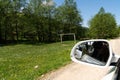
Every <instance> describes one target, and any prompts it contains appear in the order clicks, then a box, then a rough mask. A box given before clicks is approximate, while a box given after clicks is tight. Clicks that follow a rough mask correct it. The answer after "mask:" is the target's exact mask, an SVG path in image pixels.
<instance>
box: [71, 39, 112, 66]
mask: <svg viewBox="0 0 120 80" xmlns="http://www.w3.org/2000/svg"><path fill="white" fill-rule="evenodd" d="M70 55H71V59H72V61H74V62H77V63H83V64H88V65H93V66H99V67H106V66H109V65H110V63H111V60H112V57H113V56H112V49H111V47H110V44H109V42H108V41H107V40H103V39H95V40H86V41H80V42H78V43H77V44H75V46H74V47H73V48H72V50H71V54H70Z"/></svg>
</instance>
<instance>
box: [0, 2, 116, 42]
mask: <svg viewBox="0 0 120 80" xmlns="http://www.w3.org/2000/svg"><path fill="white" fill-rule="evenodd" d="M103 14H105V15H104V16H103V18H106V19H98V18H96V17H100V16H99V15H103ZM105 16H106V17H105ZM111 16H112V17H111ZM108 17H109V18H110V19H111V20H110V21H111V24H109V25H108V22H109V18H108ZM100 18H101V17H100ZM107 18H108V19H107ZM113 19H114V17H113V15H112V14H106V13H105V12H102V13H101V10H100V13H98V14H96V15H95V16H94V17H93V18H92V19H91V20H90V21H89V24H90V25H89V27H82V25H81V24H82V21H83V19H82V16H81V15H80V11H79V10H78V9H77V5H76V2H75V0H64V3H63V4H62V5H60V6H56V4H55V3H54V2H53V0H0V43H7V42H9V41H10V42H18V41H32V42H45V43H46V42H56V41H59V39H60V38H59V34H61V33H75V34H76V37H77V39H80V38H86V37H87V38H108V37H110V38H111V37H114V36H117V35H116V33H115V32H116V31H114V30H113V32H112V33H114V35H113V34H107V33H108V32H109V31H111V29H116V22H115V19H114V20H113ZM99 20H105V21H103V23H102V25H99V23H101V21H99ZM107 20H108V21H107ZM95 23H96V24H95ZM104 25H107V26H104ZM111 26H113V28H110V27H111ZM99 27H106V32H105V33H103V35H104V34H105V37H101V36H103V35H100V36H99V35H98V34H99V33H98V32H100V31H98V32H97V35H95V34H96V32H95V31H97V30H99V29H98V28H99ZM108 28H109V29H108ZM94 29H96V30H94ZM103 32H104V29H103ZM68 39H71V36H70V37H69V36H66V37H64V40H68Z"/></svg>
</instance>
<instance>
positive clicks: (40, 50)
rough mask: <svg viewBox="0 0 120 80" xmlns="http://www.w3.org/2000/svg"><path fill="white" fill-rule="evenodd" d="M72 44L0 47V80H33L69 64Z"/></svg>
mask: <svg viewBox="0 0 120 80" xmlns="http://www.w3.org/2000/svg"><path fill="white" fill-rule="evenodd" d="M73 45H74V42H72V41H67V42H64V43H63V44H61V43H52V44H37V45H32V44H17V45H10V46H3V47H0V80H35V79H37V78H38V77H40V76H41V75H42V74H45V73H47V72H49V71H52V70H54V69H58V68H59V67H61V66H64V65H66V64H68V63H70V61H71V60H70V50H71V48H72V47H73Z"/></svg>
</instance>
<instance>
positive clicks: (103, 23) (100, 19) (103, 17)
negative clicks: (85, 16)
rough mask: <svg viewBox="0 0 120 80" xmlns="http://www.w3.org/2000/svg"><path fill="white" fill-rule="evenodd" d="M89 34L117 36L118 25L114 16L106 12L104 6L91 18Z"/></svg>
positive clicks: (107, 36)
mask: <svg viewBox="0 0 120 80" xmlns="http://www.w3.org/2000/svg"><path fill="white" fill-rule="evenodd" d="M89 25H90V29H89V30H90V32H89V35H90V37H92V38H114V37H116V36H117V25H116V20H115V18H114V16H113V15H112V14H111V13H106V12H105V10H104V8H103V7H102V8H100V11H99V12H98V13H97V14H96V15H95V16H94V17H93V18H92V19H91V20H90V22H89Z"/></svg>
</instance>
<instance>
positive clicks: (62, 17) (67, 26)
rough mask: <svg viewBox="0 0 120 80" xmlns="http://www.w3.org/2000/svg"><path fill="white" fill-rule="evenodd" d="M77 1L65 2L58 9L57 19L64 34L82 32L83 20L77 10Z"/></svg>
mask: <svg viewBox="0 0 120 80" xmlns="http://www.w3.org/2000/svg"><path fill="white" fill-rule="evenodd" d="M76 6H77V5H76V2H75V0H65V2H64V4H63V5H61V6H59V7H58V8H57V9H56V13H55V18H56V20H57V21H58V23H59V26H60V27H59V30H60V32H61V31H62V33H76V34H77V31H78V30H80V28H79V27H81V25H80V23H81V22H82V18H81V15H80V12H79V11H78V10H77V7H76Z"/></svg>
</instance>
